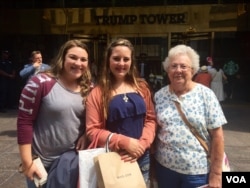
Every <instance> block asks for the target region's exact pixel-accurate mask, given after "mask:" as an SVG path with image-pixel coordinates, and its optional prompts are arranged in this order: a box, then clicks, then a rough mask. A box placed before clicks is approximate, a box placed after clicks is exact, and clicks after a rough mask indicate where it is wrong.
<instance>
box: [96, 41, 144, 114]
mask: <svg viewBox="0 0 250 188" xmlns="http://www.w3.org/2000/svg"><path fill="white" fill-rule="evenodd" d="M117 46H126V47H128V48H129V49H130V50H131V67H130V70H129V72H128V74H127V75H126V77H125V81H126V82H127V83H129V84H130V85H131V86H132V87H135V88H136V89H137V90H142V88H141V87H140V84H139V82H142V81H143V79H141V78H140V77H139V74H138V70H137V66H136V60H135V51H134V47H133V45H132V43H131V42H130V41H129V40H127V39H124V38H119V39H114V40H113V41H112V42H111V43H110V44H109V45H108V47H107V49H106V53H105V58H104V62H103V66H102V73H101V77H100V79H99V81H98V85H99V87H100V89H101V91H102V105H103V113H104V114H103V115H104V118H105V119H107V116H108V105H109V101H110V99H111V96H112V95H111V93H112V89H113V85H114V83H115V81H116V80H115V77H114V75H113V74H112V72H111V71H110V62H109V59H110V56H111V55H112V52H113V49H114V48H115V47H117Z"/></svg>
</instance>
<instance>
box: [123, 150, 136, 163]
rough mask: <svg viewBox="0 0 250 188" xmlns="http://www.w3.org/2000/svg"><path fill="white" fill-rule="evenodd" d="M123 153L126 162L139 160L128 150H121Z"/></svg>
mask: <svg viewBox="0 0 250 188" xmlns="http://www.w3.org/2000/svg"><path fill="white" fill-rule="evenodd" d="M119 154H120V155H121V159H122V160H123V161H125V162H131V163H132V162H135V161H137V158H136V157H134V156H132V155H131V154H129V153H128V152H126V151H123V152H120V153H119Z"/></svg>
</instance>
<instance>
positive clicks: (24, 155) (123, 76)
mask: <svg viewBox="0 0 250 188" xmlns="http://www.w3.org/2000/svg"><path fill="white" fill-rule="evenodd" d="M90 59H94V58H93V57H90V53H89V49H88V46H87V45H86V44H85V43H84V42H82V41H81V40H78V39H73V40H69V41H66V42H65V43H64V44H63V45H62V46H61V47H60V49H59V51H58V53H57V54H56V56H55V58H53V60H52V61H51V63H50V64H49V65H48V64H45V63H43V61H42V54H41V52H40V51H33V52H32V53H31V56H30V60H31V61H30V63H29V64H27V65H25V66H24V67H23V69H22V70H21V71H20V72H19V75H20V77H21V78H23V79H24V80H25V85H24V87H23V89H22V91H21V95H20V100H19V108H18V117H17V141H18V145H19V151H20V159H21V172H23V174H24V175H25V177H26V182H27V187H28V188H34V187H35V184H34V181H33V180H34V177H38V178H41V173H40V171H39V168H38V167H37V166H36V164H34V163H33V156H34V155H36V156H39V157H40V158H41V161H42V163H43V165H44V166H45V169H46V171H47V172H48V180H47V184H45V185H43V186H42V187H43V188H45V187H55V186H59V181H57V180H58V179H60V178H62V177H63V178H64V179H65V180H68V179H69V180H70V182H66V183H65V182H64V183H65V185H64V186H65V187H67V186H69V185H70V187H77V183H78V175H79V174H78V164H77V162H74V163H73V162H72V161H78V155H77V151H79V150H83V149H87V148H89V146H91V147H92V148H96V147H103V146H104V145H105V143H106V140H107V137H108V136H109V135H110V133H113V135H112V137H111V140H110V142H109V148H110V149H111V150H112V151H116V152H118V153H119V154H120V156H121V159H122V160H124V161H125V162H137V163H138V165H139V167H140V169H141V172H142V175H143V177H144V180H145V184H146V185H147V186H148V187H149V186H150V185H152V182H153V181H156V182H157V185H158V187H159V188H165V187H175V188H178V187H179V188H181V187H185V188H193V187H199V186H202V185H205V184H208V185H209V187H221V186H222V166H221V164H222V159H223V153H224V142H223V141H224V138H223V128H222V127H223V125H225V124H226V123H227V120H226V118H225V116H224V113H223V111H222V108H221V105H220V101H222V100H224V91H221V90H220V89H221V85H219V84H218V83H219V82H220V83H222V81H223V80H224V81H227V82H229V74H236V72H237V71H236V69H232V68H231V63H230V66H229V65H227V66H226V68H225V70H228V71H223V70H224V69H222V68H220V67H218V65H217V64H214V63H213V61H212V58H209V59H208V62H209V63H210V65H207V66H205V65H203V66H201V65H200V56H199V54H198V53H197V52H196V51H195V50H194V49H193V48H191V47H190V46H187V45H177V46H174V47H172V48H171V49H170V50H169V51H168V56H167V57H166V59H165V60H164V62H163V63H162V65H163V68H164V71H165V73H166V77H167V79H168V80H169V84H167V85H165V86H163V87H162V88H158V90H157V91H155V92H152V88H151V87H150V84H148V83H147V81H146V80H145V79H143V78H142V77H141V75H140V71H139V70H138V66H137V62H136V58H135V50H134V47H133V44H132V43H131V42H130V41H129V40H127V39H124V38H118V39H114V40H112V41H111V42H110V43H109V44H108V45H107V48H106V51H105V57H104V59H103V62H102V65H101V68H102V70H101V71H100V73H101V74H100V75H99V77H98V79H95V83H93V79H92V77H91V62H90ZM3 67H5V68H4V69H3ZM4 70H5V71H4ZM232 70H234V71H232ZM230 71H231V72H230ZM224 72H225V73H224ZM232 72H233V73H232ZM0 73H1V80H2V79H3V78H4V79H9V80H11V79H13V78H14V77H15V75H16V73H15V72H14V71H13V72H12V69H11V62H7V61H6V60H5V63H2V64H1V67H0ZM1 80H0V81H1ZM0 83H1V82H0ZM1 87H4V86H3V85H2V83H1ZM5 87H6V86H5ZM1 91H2V89H1ZM5 95H6V94H5ZM3 96H4V95H3V94H1V98H0V99H1V100H4V99H3V98H2V97H3ZM229 96H230V95H229ZM62 99H63V102H62ZM1 104H2V103H1ZM2 109H3V108H2V106H1V110H2ZM179 109H181V111H182V113H183V114H184V115H185V116H186V119H187V120H188V121H189V122H190V124H191V125H192V126H193V128H194V129H195V130H196V131H197V132H198V134H199V135H200V136H201V137H202V138H203V139H204V140H205V142H206V143H207V144H208V146H209V148H210V156H209V159H208V156H207V153H206V151H205V150H204V148H203V147H202V146H201V144H200V143H199V141H198V140H197V138H196V137H195V136H194V135H193V133H192V132H191V130H190V129H189V127H188V126H187V124H186V122H185V121H184V120H183V116H182V115H181V113H180V111H179ZM69 157H70V159H71V160H70V161H69ZM65 159H67V160H65ZM65 161H68V162H67V163H69V164H68V165H67V164H65V163H66V162H65ZM61 163H63V164H64V165H63V166H67V167H68V168H70V170H71V173H66V174H65V173H62V170H61V168H62V165H59V164H61ZM60 171H61V173H58V172H60ZM67 176H69V177H70V178H66V177H67ZM64 186H63V185H60V186H59V187H64Z"/></svg>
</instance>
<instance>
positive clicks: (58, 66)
mask: <svg viewBox="0 0 250 188" xmlns="http://www.w3.org/2000/svg"><path fill="white" fill-rule="evenodd" d="M73 47H80V48H82V49H84V50H86V52H87V54H88V67H87V69H86V71H85V72H84V73H83V75H82V76H81V77H80V78H79V79H78V83H79V85H80V86H81V95H82V97H83V104H84V103H85V100H86V96H87V95H88V93H89V91H90V85H91V73H90V69H89V59H90V58H89V54H90V53H89V49H88V46H87V45H86V44H85V43H84V42H83V41H81V40H77V39H73V40H68V41H67V42H65V43H64V44H63V45H62V46H61V48H60V49H59V52H58V53H57V55H56V57H55V58H54V59H53V60H52V61H51V63H50V65H51V69H50V70H48V71H46V72H47V73H49V74H50V75H51V76H52V77H55V78H58V77H59V76H60V75H61V74H62V72H63V68H64V62H65V56H66V54H67V52H68V51H69V49H71V48H73Z"/></svg>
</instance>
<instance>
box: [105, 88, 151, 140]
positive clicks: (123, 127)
mask: <svg viewBox="0 0 250 188" xmlns="http://www.w3.org/2000/svg"><path fill="white" fill-rule="evenodd" d="M124 97H127V102H126V101H125V100H124V99H123V98H124ZM108 112H109V114H108V119H107V122H106V123H107V124H106V125H107V129H108V130H109V131H111V132H114V133H119V134H122V135H125V136H129V137H132V138H136V139H138V138H140V137H141V135H142V129H143V125H144V117H145V114H146V105H145V102H144V100H143V98H142V97H141V96H140V95H139V94H137V93H127V94H126V95H125V94H119V95H116V96H114V98H113V99H112V100H111V101H110V103H109V110H108Z"/></svg>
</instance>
